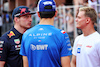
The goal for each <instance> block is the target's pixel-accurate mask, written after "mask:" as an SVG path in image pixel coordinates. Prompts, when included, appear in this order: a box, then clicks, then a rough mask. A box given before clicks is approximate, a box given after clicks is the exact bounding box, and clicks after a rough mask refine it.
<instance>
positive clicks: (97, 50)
mask: <svg viewBox="0 0 100 67" xmlns="http://www.w3.org/2000/svg"><path fill="white" fill-rule="evenodd" d="M72 53H73V55H75V56H76V67H100V34H99V33H98V32H95V33H93V34H91V35H89V36H83V34H82V35H80V36H78V37H77V38H76V39H75V42H74V47H73V52H72Z"/></svg>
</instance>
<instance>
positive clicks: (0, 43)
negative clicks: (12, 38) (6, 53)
mask: <svg viewBox="0 0 100 67" xmlns="http://www.w3.org/2000/svg"><path fill="white" fill-rule="evenodd" d="M3 43H4V41H0V53H2V50H3Z"/></svg>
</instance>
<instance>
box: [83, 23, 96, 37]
mask: <svg viewBox="0 0 100 67" xmlns="http://www.w3.org/2000/svg"><path fill="white" fill-rule="evenodd" d="M82 31H83V34H84V36H88V35H90V34H92V33H94V32H96V31H95V29H94V25H89V26H87V27H85V28H84V29H82Z"/></svg>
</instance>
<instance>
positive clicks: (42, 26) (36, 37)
mask: <svg viewBox="0 0 100 67" xmlns="http://www.w3.org/2000/svg"><path fill="white" fill-rule="evenodd" d="M37 14H38V16H39V17H40V22H39V24H38V25H36V26H34V27H33V28H31V29H29V30H27V31H26V32H25V33H24V34H23V38H22V43H21V50H20V54H21V55H23V64H24V67H70V55H72V53H71V44H70V40H69V37H68V34H67V33H65V31H63V30H60V29H57V28H55V27H54V26H53V24H54V17H55V16H56V15H57V11H56V4H55V2H54V0H40V1H39V3H38V12H37Z"/></svg>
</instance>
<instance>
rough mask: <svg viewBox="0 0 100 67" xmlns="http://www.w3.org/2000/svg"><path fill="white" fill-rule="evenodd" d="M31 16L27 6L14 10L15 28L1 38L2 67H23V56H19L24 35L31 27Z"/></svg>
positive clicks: (0, 61)
mask: <svg viewBox="0 0 100 67" xmlns="http://www.w3.org/2000/svg"><path fill="white" fill-rule="evenodd" d="M31 14H34V12H32V11H30V10H29V8H28V7H26V6H19V7H17V8H15V9H14V10H13V13H12V18H13V21H14V26H13V27H12V29H11V30H9V31H8V32H6V33H5V34H3V35H2V36H1V37H0V67H23V64H22V56H21V55H20V54H19V51H20V47H21V39H22V35H23V33H24V32H25V31H26V30H27V29H29V28H30V27H31V22H32V19H31Z"/></svg>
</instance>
